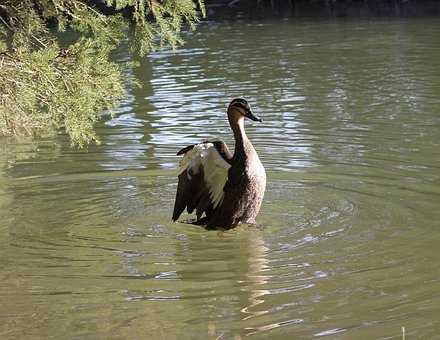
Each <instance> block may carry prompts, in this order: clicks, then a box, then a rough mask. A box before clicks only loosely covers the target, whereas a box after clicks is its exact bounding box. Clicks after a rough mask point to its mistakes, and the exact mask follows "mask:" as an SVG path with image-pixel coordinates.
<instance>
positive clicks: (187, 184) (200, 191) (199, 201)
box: [172, 141, 232, 221]
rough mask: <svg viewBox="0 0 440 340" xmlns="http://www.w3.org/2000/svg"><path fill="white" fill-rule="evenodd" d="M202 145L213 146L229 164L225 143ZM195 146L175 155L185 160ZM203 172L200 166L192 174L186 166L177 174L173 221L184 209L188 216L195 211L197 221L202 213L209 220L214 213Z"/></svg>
mask: <svg viewBox="0 0 440 340" xmlns="http://www.w3.org/2000/svg"><path fill="white" fill-rule="evenodd" d="M204 143H212V144H214V146H215V149H216V150H217V152H218V154H220V155H221V158H223V160H224V161H226V162H227V163H228V164H229V163H230V160H231V159H232V155H231V154H230V152H229V150H228V147H227V146H226V144H225V143H223V142H222V141H213V142H204ZM204 143H202V144H204ZM195 146H197V144H195V145H190V146H187V147H185V148H183V149H181V150H180V151H179V152H178V153H177V154H178V155H182V154H183V155H185V156H184V159H185V157H187V156H186V153H188V152H189V151H191V150H192V149H194V147H195ZM211 147H212V146H211ZM195 152H197V149H196V150H195ZM214 152H215V151H214ZM188 157H191V154H189V156H188ZM217 157H218V156H217ZM208 168H209V167H208ZM204 170H205V169H204V168H203V166H200V168H198V171H196V172H193V171H192V169H191V168H189V166H188V168H186V169H185V170H184V171H182V172H181V173H180V174H179V176H178V184H177V191H176V200H175V203H174V211H173V217H172V220H173V221H177V219H178V218H179V216H180V215H181V214H182V212H183V211H184V210H185V208H186V209H187V211H188V213H190V214H191V213H192V212H193V211H194V210H195V211H196V215H197V219H198V220H199V219H200V217H201V216H202V215H203V213H205V214H206V216H207V217H208V218H209V216H210V215H211V214H212V212H213V211H214V204H213V202H212V198H211V195H210V187H209V185H208V183H207V182H206V178H205V176H204V175H205V174H204ZM225 171H227V170H225Z"/></svg>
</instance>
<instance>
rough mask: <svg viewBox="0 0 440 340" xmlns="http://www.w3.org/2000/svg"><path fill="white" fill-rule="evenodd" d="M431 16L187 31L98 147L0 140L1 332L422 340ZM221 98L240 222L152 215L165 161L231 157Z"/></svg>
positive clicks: (433, 328)
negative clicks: (221, 150) (212, 224)
mask: <svg viewBox="0 0 440 340" xmlns="http://www.w3.org/2000/svg"><path fill="white" fill-rule="evenodd" d="M439 24H440V21H439V20H426V19H425V20H392V21H380V20H371V21H367V20H366V21H359V20H356V21H343V20H339V21H315V22H312V21H303V20H301V21H299V20H297V21H288V20H285V21H274V22H270V21H269V22H250V21H249V22H248V21H243V22H241V21H236V22H222V23H215V22H212V23H208V24H203V25H202V26H200V27H199V29H198V30H197V31H196V32H195V33H191V34H188V36H187V44H186V45H185V46H184V47H183V48H181V49H179V50H177V51H175V52H172V51H161V52H157V53H153V54H151V55H150V56H149V57H148V58H147V59H146V60H145V61H143V62H142V64H141V65H140V67H138V68H135V69H132V70H131V71H130V72H129V73H127V79H129V78H131V77H136V78H138V79H140V80H141V82H142V86H141V87H129V96H128V98H127V99H126V100H125V101H124V102H123V103H122V104H121V107H120V109H119V113H118V115H117V116H116V117H114V118H113V119H107V120H106V121H105V122H103V123H102V124H101V125H100V126H99V127H98V131H99V135H100V138H101V141H102V144H101V145H99V146H91V147H90V148H89V149H88V150H75V149H71V148H70V147H69V143H68V140H67V139H66V138H65V136H63V135H60V136H58V137H57V138H56V139H55V140H54V139H46V140H38V141H32V140H29V139H23V140H16V139H10V138H9V139H6V138H3V139H0V162H1V163H0V216H1V220H0V301H1V303H0V338H1V339H147V338H150V339H151V338H163V339H177V338H179V339H235V340H237V339H244V338H250V339H263V338H266V337H271V338H273V339H285V338H290V339H307V338H320V337H322V338H329V339H401V338H402V327H404V329H405V332H406V336H407V337H408V338H411V339H435V338H437V339H439V338H440V335H439V334H440V251H439V245H440V112H439V109H440V45H439V42H440V29H439V27H440V26H439ZM118 58H119V59H120V60H124V59H126V58H128V56H127V55H126V54H125V53H124V52H121V53H120V55H119V56H118ZM237 96H243V97H245V98H247V99H248V101H249V102H250V103H251V105H252V106H253V109H254V111H255V113H257V114H258V115H260V116H261V117H262V118H263V120H264V121H263V123H254V122H248V123H247V131H248V135H249V136H250V138H251V140H252V142H253V143H254V145H255V148H256V149H257V151H258V153H259V154H260V157H261V159H262V161H263V163H264V166H265V167H266V170H267V175H268V187H267V192H266V196H265V200H264V203H263V207H262V211H261V213H260V215H259V217H258V224H259V226H258V227H239V228H237V229H235V230H231V231H227V232H219V231H206V230H204V229H202V228H200V227H197V226H192V225H187V224H184V223H171V221H170V219H171V213H172V207H173V203H174V194H175V190H176V173H177V172H176V167H177V164H178V157H176V156H175V153H176V151H178V150H179V148H181V147H183V146H185V145H187V144H190V143H195V142H198V141H201V140H204V139H208V138H214V137H219V138H222V139H224V140H225V141H226V142H227V143H228V144H229V146H230V148H233V140H232V138H231V133H230V130H229V126H228V124H227V121H226V119H225V109H226V106H227V104H228V102H229V101H230V100H231V99H232V98H234V97H237Z"/></svg>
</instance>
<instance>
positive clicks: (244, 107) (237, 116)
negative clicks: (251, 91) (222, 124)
mask: <svg viewBox="0 0 440 340" xmlns="http://www.w3.org/2000/svg"><path fill="white" fill-rule="evenodd" d="M228 117H229V119H230V120H231V119H232V120H234V121H238V120H242V119H243V118H249V119H251V120H254V121H256V122H262V119H261V118H258V117H257V116H255V115H254V114H253V112H252V110H251V107H250V105H249V104H248V102H247V101H246V100H244V99H243V98H235V99H233V100H232V101H231V103H230V104H229V106H228Z"/></svg>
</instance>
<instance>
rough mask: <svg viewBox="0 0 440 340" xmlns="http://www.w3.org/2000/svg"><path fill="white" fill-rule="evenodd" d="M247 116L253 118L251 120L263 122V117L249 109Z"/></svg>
mask: <svg viewBox="0 0 440 340" xmlns="http://www.w3.org/2000/svg"><path fill="white" fill-rule="evenodd" d="M245 117H246V118H249V119H251V120H253V121H255V122H260V123H261V122H262V121H263V120H262V119H261V118H259V117H257V116H255V115H254V114H253V113H252V112H251V111H249V112H248V113H247V114H246V116H245Z"/></svg>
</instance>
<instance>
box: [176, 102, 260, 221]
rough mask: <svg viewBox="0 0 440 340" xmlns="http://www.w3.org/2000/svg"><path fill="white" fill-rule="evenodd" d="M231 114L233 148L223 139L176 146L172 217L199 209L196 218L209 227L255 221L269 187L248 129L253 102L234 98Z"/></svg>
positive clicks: (230, 107) (252, 118)
mask: <svg viewBox="0 0 440 340" xmlns="http://www.w3.org/2000/svg"><path fill="white" fill-rule="evenodd" d="M227 117H228V121H229V125H230V127H231V129H232V132H233V134H234V139H235V150H234V153H233V154H232V153H231V152H230V151H229V149H228V146H227V145H226V144H225V142H223V141H221V140H212V141H204V142H202V143H199V144H194V145H189V146H186V147H184V148H183V149H181V150H180V151H179V152H177V156H183V158H182V159H181V160H180V163H179V173H178V183H177V191H176V198H175V202H174V210H173V216H172V221H173V222H175V221H177V220H178V219H179V217H180V215H181V214H182V212H183V211H184V210H185V208H186V210H187V212H188V213H189V214H191V213H193V212H194V211H195V214H196V219H195V220H194V221H193V224H196V225H202V226H205V228H206V229H232V228H234V227H236V226H238V225H240V224H248V225H255V224H256V217H257V215H258V213H259V211H260V208H261V204H262V202H263V197H264V192H265V190H266V171H265V169H264V166H263V164H262V163H261V161H260V158H259V157H258V154H257V152H256V151H255V148H254V146H253V145H252V143H251V141H250V139H249V138H248V137H247V135H246V132H245V124H244V122H245V119H246V118H247V119H250V120H252V121H256V122H262V120H261V119H260V118H259V117H257V116H255V115H254V113H253V112H252V110H251V107H250V105H249V103H248V102H247V101H246V100H245V99H243V98H235V99H233V100H232V101H231V102H230V104H229V106H228V108H227Z"/></svg>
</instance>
